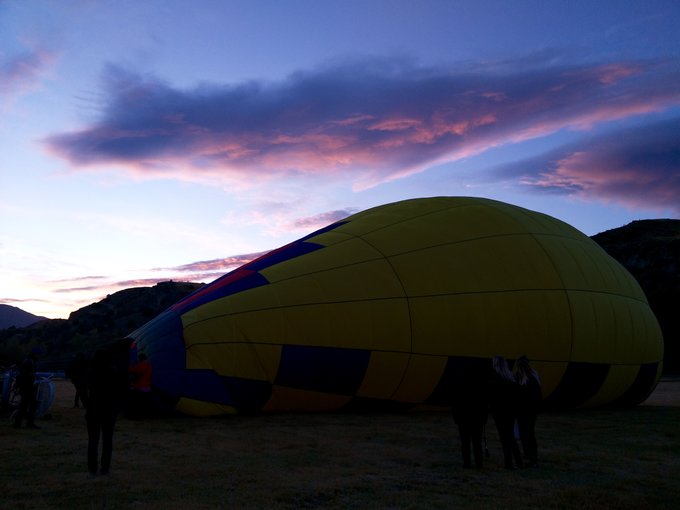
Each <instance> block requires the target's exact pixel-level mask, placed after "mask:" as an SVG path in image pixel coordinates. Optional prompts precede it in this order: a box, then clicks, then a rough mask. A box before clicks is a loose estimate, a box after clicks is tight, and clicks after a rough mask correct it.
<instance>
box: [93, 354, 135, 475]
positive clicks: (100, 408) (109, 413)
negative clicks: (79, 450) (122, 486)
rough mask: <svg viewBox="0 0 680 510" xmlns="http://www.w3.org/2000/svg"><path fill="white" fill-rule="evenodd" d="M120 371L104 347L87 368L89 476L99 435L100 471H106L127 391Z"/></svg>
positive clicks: (95, 462)
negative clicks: (115, 429)
mask: <svg viewBox="0 0 680 510" xmlns="http://www.w3.org/2000/svg"><path fill="white" fill-rule="evenodd" d="M119 372H120V369H119V368H118V367H117V366H116V364H115V363H114V360H113V359H112V356H111V354H110V353H109V352H108V351H107V350H104V349H99V350H97V351H96V352H95V353H94V355H93V356H92V361H91V363H90V366H89V369H88V371H87V407H86V411H85V420H86V423H87V437H88V443H87V467H88V470H89V472H90V474H92V475H96V474H97V467H98V456H99V439H100V437H101V442H102V454H101V464H100V467H101V468H100V471H99V472H100V474H102V475H106V474H108V472H109V469H110V467H111V456H112V452H113V431H114V428H115V425H116V419H117V417H118V412H119V410H120V407H121V402H122V399H123V395H124V392H125V390H126V387H125V384H124V381H125V379H124V378H121V375H120V373H119ZM123 376H125V372H123ZM121 381H123V383H122V384H121Z"/></svg>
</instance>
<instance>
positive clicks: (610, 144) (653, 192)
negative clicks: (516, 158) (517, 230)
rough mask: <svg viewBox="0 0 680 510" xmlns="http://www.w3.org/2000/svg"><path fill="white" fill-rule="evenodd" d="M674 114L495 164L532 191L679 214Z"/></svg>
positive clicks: (679, 143)
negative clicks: (506, 162) (527, 158)
mask: <svg viewBox="0 0 680 510" xmlns="http://www.w3.org/2000/svg"><path fill="white" fill-rule="evenodd" d="M678 133H680V118H674V119H670V120H666V121H662V122H656V123H652V124H645V125H640V126H636V127H634V128H628V129H620V130H616V131H613V132H610V133H607V134H605V135H600V136H597V137H593V138H588V139H583V140H581V141H577V142H575V143H572V144H570V145H568V146H565V147H562V148H559V149H557V150H555V151H552V152H550V153H547V154H543V155H541V156H539V157H536V158H533V159H531V160H527V161H521V162H519V163H514V164H512V165H508V166H506V167H504V168H502V169H500V171H499V173H500V174H505V175H514V176H517V177H518V178H519V179H520V181H521V182H522V183H523V184H524V185H525V186H528V187H530V188H532V189H534V190H536V191H541V190H542V191H549V192H554V193H563V194H571V195H577V196H580V197H583V198H586V199H588V198H597V199H598V200H605V201H610V202H618V203H621V204H624V205H626V206H628V207H631V208H645V209H654V210H659V211H675V212H676V213H677V214H680V138H679V137H678Z"/></svg>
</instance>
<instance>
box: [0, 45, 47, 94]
mask: <svg viewBox="0 0 680 510" xmlns="http://www.w3.org/2000/svg"><path fill="white" fill-rule="evenodd" d="M54 60H55V55H54V54H53V53H52V52H50V51H47V50H45V49H36V50H30V51H26V52H24V53H21V54H18V55H10V56H5V55H3V54H2V53H0V98H7V97H10V96H15V95H18V94H21V93H24V92H26V91H28V90H31V89H33V88H34V87H35V86H36V85H37V84H38V83H39V81H40V78H41V77H42V75H43V73H44V72H45V71H46V69H48V68H49V66H50V65H51V64H52V62H54Z"/></svg>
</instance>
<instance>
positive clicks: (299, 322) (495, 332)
mask: <svg viewBox="0 0 680 510" xmlns="http://www.w3.org/2000/svg"><path fill="white" fill-rule="evenodd" d="M131 337H132V338H134V339H135V340H136V343H137V347H138V349H140V350H143V351H144V352H146V354H147V355H148V356H149V359H150V361H151V363H152V364H153V366H154V372H153V374H154V376H153V377H154V378H153V385H154V388H155V389H156V391H157V392H158V393H159V394H161V395H163V396H164V397H165V398H166V400H168V401H170V402H171V403H172V405H173V406H174V408H175V409H176V410H178V411H180V412H183V413H187V414H191V415H199V416H205V415H219V414H226V413H237V412H259V411H331V410H340V409H370V410H380V409H394V410H397V409H414V408H431V407H432V406H435V407H439V406H446V405H448V403H449V402H450V400H451V391H453V389H452V381H453V380H454V379H455V377H456V376H457V374H459V373H460V371H461V370H462V369H463V368H469V367H479V368H480V369H482V367H486V366H488V365H489V360H490V359H491V358H492V357H493V356H495V355H501V356H505V357H506V358H508V359H511V360H512V359H516V358H517V357H519V356H522V355H526V356H528V357H529V359H530V360H531V361H532V365H533V366H534V367H535V368H536V370H537V371H538V372H539V374H540V376H541V379H542V383H543V395H544V397H545V399H546V400H545V402H546V404H548V405H552V406H553V407H558V408H573V407H579V406H600V405H605V404H622V405H630V404H636V403H639V402H640V401H642V400H643V399H644V398H645V397H646V396H647V395H648V394H649V393H650V392H651V391H652V390H653V389H654V387H655V385H656V383H657V381H658V378H659V377H660V373H661V360H662V358H663V340H662V337H661V331H660V328H659V325H658V323H657V321H656V318H655V317H654V314H653V313H652V311H651V309H650V307H649V304H648V302H647V300H646V298H645V296H644V294H643V292H642V290H641V289H640V287H639V285H638V284H637V282H636V281H635V279H634V278H633V277H632V276H631V275H630V274H629V273H628V272H627V271H626V270H625V269H624V268H623V267H622V266H621V265H620V264H618V263H617V262H616V261H615V260H614V259H612V258H611V257H609V256H608V255H607V254H606V253H605V252H604V251H603V250H602V249H601V248H600V247H599V246H598V245H597V244H596V243H595V242H594V241H592V240H591V239H590V238H588V237H587V236H585V235H584V234H582V233H581V232H579V231H578V230H576V229H574V228H573V227H571V226H569V225H567V224H565V223H564V222H562V221H559V220H557V219H555V218H552V217H549V216H546V215H544V214H540V213H537V212H533V211H529V210H526V209H522V208H520V207H516V206H512V205H509V204H505V203H502V202H497V201H493V200H487V199H481V198H456V197H437V198H424V199H415V200H406V201H403V202H397V203H393V204H387V205H383V206H380V207H375V208H373V209H369V210H366V211H363V212H360V213H358V214H355V215H353V216H350V217H348V218H346V219H345V220H342V221H339V222H337V223H333V224H332V225H329V226H328V227H326V228H323V229H321V230H318V231H316V232H314V233H312V234H310V235H308V236H306V237H303V238H302V239H300V240H298V241H295V242H293V243H291V244H288V245H286V246H284V247H282V248H279V249H277V250H274V251H272V252H270V253H268V254H266V255H264V256H262V257H260V258H259V259H256V260H254V261H252V262H250V263H248V264H246V265H244V266H242V267H240V268H238V269H236V270H235V271H232V272H231V273H228V274H226V275H225V276H223V277H221V278H219V279H218V280H216V281H215V282H213V283H211V284H209V285H207V286H205V287H203V288H201V289H199V290H198V291H197V292H195V293H194V294H192V295H190V296H189V297H187V298H185V299H184V300H182V301H180V302H179V303H177V304H176V305H174V306H173V307H171V308H170V309H169V310H167V311H165V312H164V313H162V314H161V315H159V316H158V317H156V318H155V319H154V320H152V321H151V322H149V323H148V324H146V325H145V326H143V327H142V328H140V329H138V330H137V331H135V332H134V333H132V335H131Z"/></svg>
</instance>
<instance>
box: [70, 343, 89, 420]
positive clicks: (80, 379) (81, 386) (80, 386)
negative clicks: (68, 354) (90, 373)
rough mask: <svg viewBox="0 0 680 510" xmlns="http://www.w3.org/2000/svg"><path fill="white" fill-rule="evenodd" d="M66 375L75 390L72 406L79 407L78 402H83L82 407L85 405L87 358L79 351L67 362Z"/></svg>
mask: <svg viewBox="0 0 680 510" xmlns="http://www.w3.org/2000/svg"><path fill="white" fill-rule="evenodd" d="M66 377H68V378H69V379H70V380H71V383H72V384H73V387H74V388H75V390H76V394H75V397H74V399H73V407H80V406H79V403H80V402H82V403H83V407H87V360H86V359H85V355H84V354H83V353H82V352H79V353H78V354H77V355H76V357H75V358H74V359H73V360H72V361H71V363H69V365H68V367H67V368H66Z"/></svg>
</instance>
